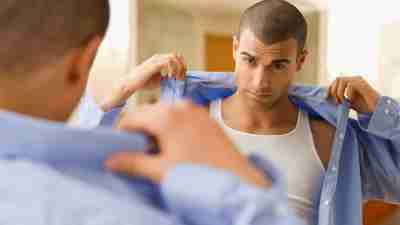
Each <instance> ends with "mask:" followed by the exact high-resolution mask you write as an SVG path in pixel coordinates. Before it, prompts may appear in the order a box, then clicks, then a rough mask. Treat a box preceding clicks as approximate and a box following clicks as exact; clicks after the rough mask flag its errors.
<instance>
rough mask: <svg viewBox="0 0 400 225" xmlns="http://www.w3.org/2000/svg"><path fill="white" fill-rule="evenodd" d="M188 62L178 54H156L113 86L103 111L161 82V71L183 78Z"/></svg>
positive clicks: (103, 105) (102, 105)
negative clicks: (138, 91)
mask: <svg viewBox="0 0 400 225" xmlns="http://www.w3.org/2000/svg"><path fill="white" fill-rule="evenodd" d="M186 70H187V68H186V64H185V62H184V59H183V57H182V56H180V55H177V54H162V55H154V56H153V57H151V58H150V59H148V60H147V61H145V62H144V63H142V64H141V65H139V66H137V67H136V68H134V69H133V71H132V72H131V73H129V75H128V76H125V77H123V79H121V80H120V81H119V82H118V83H117V84H116V86H115V87H114V88H113V90H112V92H111V94H110V95H109V96H108V97H106V99H105V101H104V102H103V103H102V104H101V108H102V109H103V111H105V112H107V111H109V110H111V109H112V108H114V107H116V106H119V105H121V104H123V103H124V102H125V101H126V100H127V99H128V98H129V97H130V96H132V94H133V93H135V92H136V91H137V90H140V89H145V88H155V87H158V85H159V84H160V79H161V75H162V74H161V72H162V71H166V72H167V76H169V77H175V78H176V79H178V80H183V79H184V78H185V75H186Z"/></svg>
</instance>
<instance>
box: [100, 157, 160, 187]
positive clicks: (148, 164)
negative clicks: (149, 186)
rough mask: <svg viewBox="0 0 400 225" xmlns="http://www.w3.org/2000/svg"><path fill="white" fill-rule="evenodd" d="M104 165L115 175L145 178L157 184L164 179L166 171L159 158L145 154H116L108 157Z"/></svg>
mask: <svg viewBox="0 0 400 225" xmlns="http://www.w3.org/2000/svg"><path fill="white" fill-rule="evenodd" d="M104 165H105V167H106V168H107V169H109V170H111V171H113V172H115V173H120V174H125V175H129V176H139V177H144V178H147V179H150V180H152V181H153V182H156V183H159V182H160V180H161V179H162V171H163V170H164V168H163V166H162V165H163V164H162V163H161V159H160V158H159V156H156V155H149V154H146V153H143V152H120V153H116V154H114V155H111V156H110V157H108V158H107V160H106V161H105V163H104Z"/></svg>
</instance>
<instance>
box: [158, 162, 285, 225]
mask: <svg viewBox="0 0 400 225" xmlns="http://www.w3.org/2000/svg"><path fill="white" fill-rule="evenodd" d="M251 160H252V161H253V162H254V160H255V161H257V162H255V163H254V164H255V165H256V166H257V167H259V166H262V168H260V167H259V169H261V171H262V172H264V173H265V176H266V177H268V179H270V180H271V181H272V187H270V188H269V189H267V190H266V189H262V188H259V187H256V186H252V185H249V184H245V183H243V182H242V181H241V180H240V178H239V177H237V176H234V175H233V174H231V173H229V172H226V171H223V170H217V169H213V168H209V167H204V166H196V165H189V164H181V165H178V166H176V167H175V168H174V169H172V170H170V171H169V172H168V174H167V175H166V177H165V179H164V180H163V183H162V186H161V190H162V195H163V197H164V199H165V202H166V204H167V207H168V209H169V210H171V211H172V212H173V213H174V214H175V215H178V216H179V217H180V219H183V220H184V221H185V222H188V223H191V224H192V223H193V224H208V223H209V221H214V222H215V221H217V223H216V224H234V222H235V221H236V220H239V219H243V218H241V217H243V216H245V217H250V218H251V219H250V218H246V219H250V220H254V219H256V218H260V219H261V218H263V217H264V216H265V215H268V218H269V219H270V220H275V219H277V218H288V216H289V215H290V213H289V210H288V208H287V199H286V194H285V193H286V192H285V188H284V187H285V186H284V182H283V178H282V176H281V175H280V174H279V173H278V171H277V170H276V169H272V167H271V166H270V164H269V163H267V162H266V161H263V160H261V159H260V158H256V157H253V158H251ZM246 208H247V209H249V208H251V211H252V213H251V214H248V213H247V214H246V213H244V211H246V210H245V209H246ZM203 220H204V221H203ZM207 221H208V222H207ZM256 224H258V223H256ZM261 224H262V223H261Z"/></svg>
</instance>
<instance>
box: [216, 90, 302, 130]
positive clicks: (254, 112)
mask: <svg viewBox="0 0 400 225" xmlns="http://www.w3.org/2000/svg"><path fill="white" fill-rule="evenodd" d="M248 101H249V100H246V99H244V98H243V97H242V96H240V95H239V94H235V95H233V96H231V97H229V98H227V99H226V100H224V101H223V102H222V104H221V115H222V117H223V119H224V121H225V123H226V124H227V125H228V126H230V127H232V128H234V129H237V130H240V131H243V132H248V133H257V134H281V133H287V132H289V131H290V130H292V129H293V128H294V127H295V126H296V124H297V118H298V109H297V108H296V107H295V106H294V105H293V104H292V103H291V102H290V100H289V98H288V96H285V97H282V99H281V100H279V101H277V103H276V104H274V105H273V106H271V107H265V106H264V105H262V104H255V103H254V102H252V103H251V104H249V102H248Z"/></svg>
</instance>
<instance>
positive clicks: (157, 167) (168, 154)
mask: <svg viewBox="0 0 400 225" xmlns="http://www.w3.org/2000/svg"><path fill="white" fill-rule="evenodd" d="M119 128H120V129H124V130H128V131H144V132H146V133H148V134H150V135H151V136H153V137H154V138H155V140H156V143H157V144H158V149H159V153H157V154H154V155H150V154H146V153H137V152H129V151H127V152H121V153H118V154H115V155H112V156H111V157H110V158H109V159H108V160H107V161H106V163H105V165H106V167H107V168H108V169H110V170H112V171H114V172H117V173H123V174H128V175H131V176H141V177H145V178H148V179H150V180H152V181H153V182H155V183H160V182H161V180H162V179H163V177H164V176H165V175H166V174H167V173H168V171H169V170H170V169H172V168H174V167H175V166H177V165H178V164H182V163H190V164H198V165H204V166H209V167H213V168H217V169H223V170H227V171H229V172H231V173H233V174H235V175H237V176H239V177H241V179H242V180H243V181H245V182H247V183H251V184H255V185H258V186H263V187H267V186H269V182H268V181H267V180H266V179H265V177H264V176H263V174H262V173H261V172H260V171H258V170H257V169H256V168H255V167H254V166H253V165H252V164H251V163H250V162H249V161H248V160H247V159H246V158H245V157H244V156H242V155H241V154H240V153H239V152H238V151H237V150H236V149H235V147H234V145H233V144H232V143H231V142H230V141H229V139H228V138H227V137H226V136H225V135H224V133H223V131H222V130H221V129H220V128H219V126H218V125H217V123H215V122H214V121H212V120H211V119H210V118H209V115H208V114H207V113H206V111H205V110H204V109H201V108H198V107H196V106H194V105H192V104H191V103H186V102H185V103H179V104H178V105H175V106H168V105H161V104H158V105H154V106H146V107H144V108H142V109H141V110H139V111H138V112H135V113H133V114H131V115H128V116H127V117H125V118H123V119H122V120H121V123H120V124H119Z"/></svg>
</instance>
